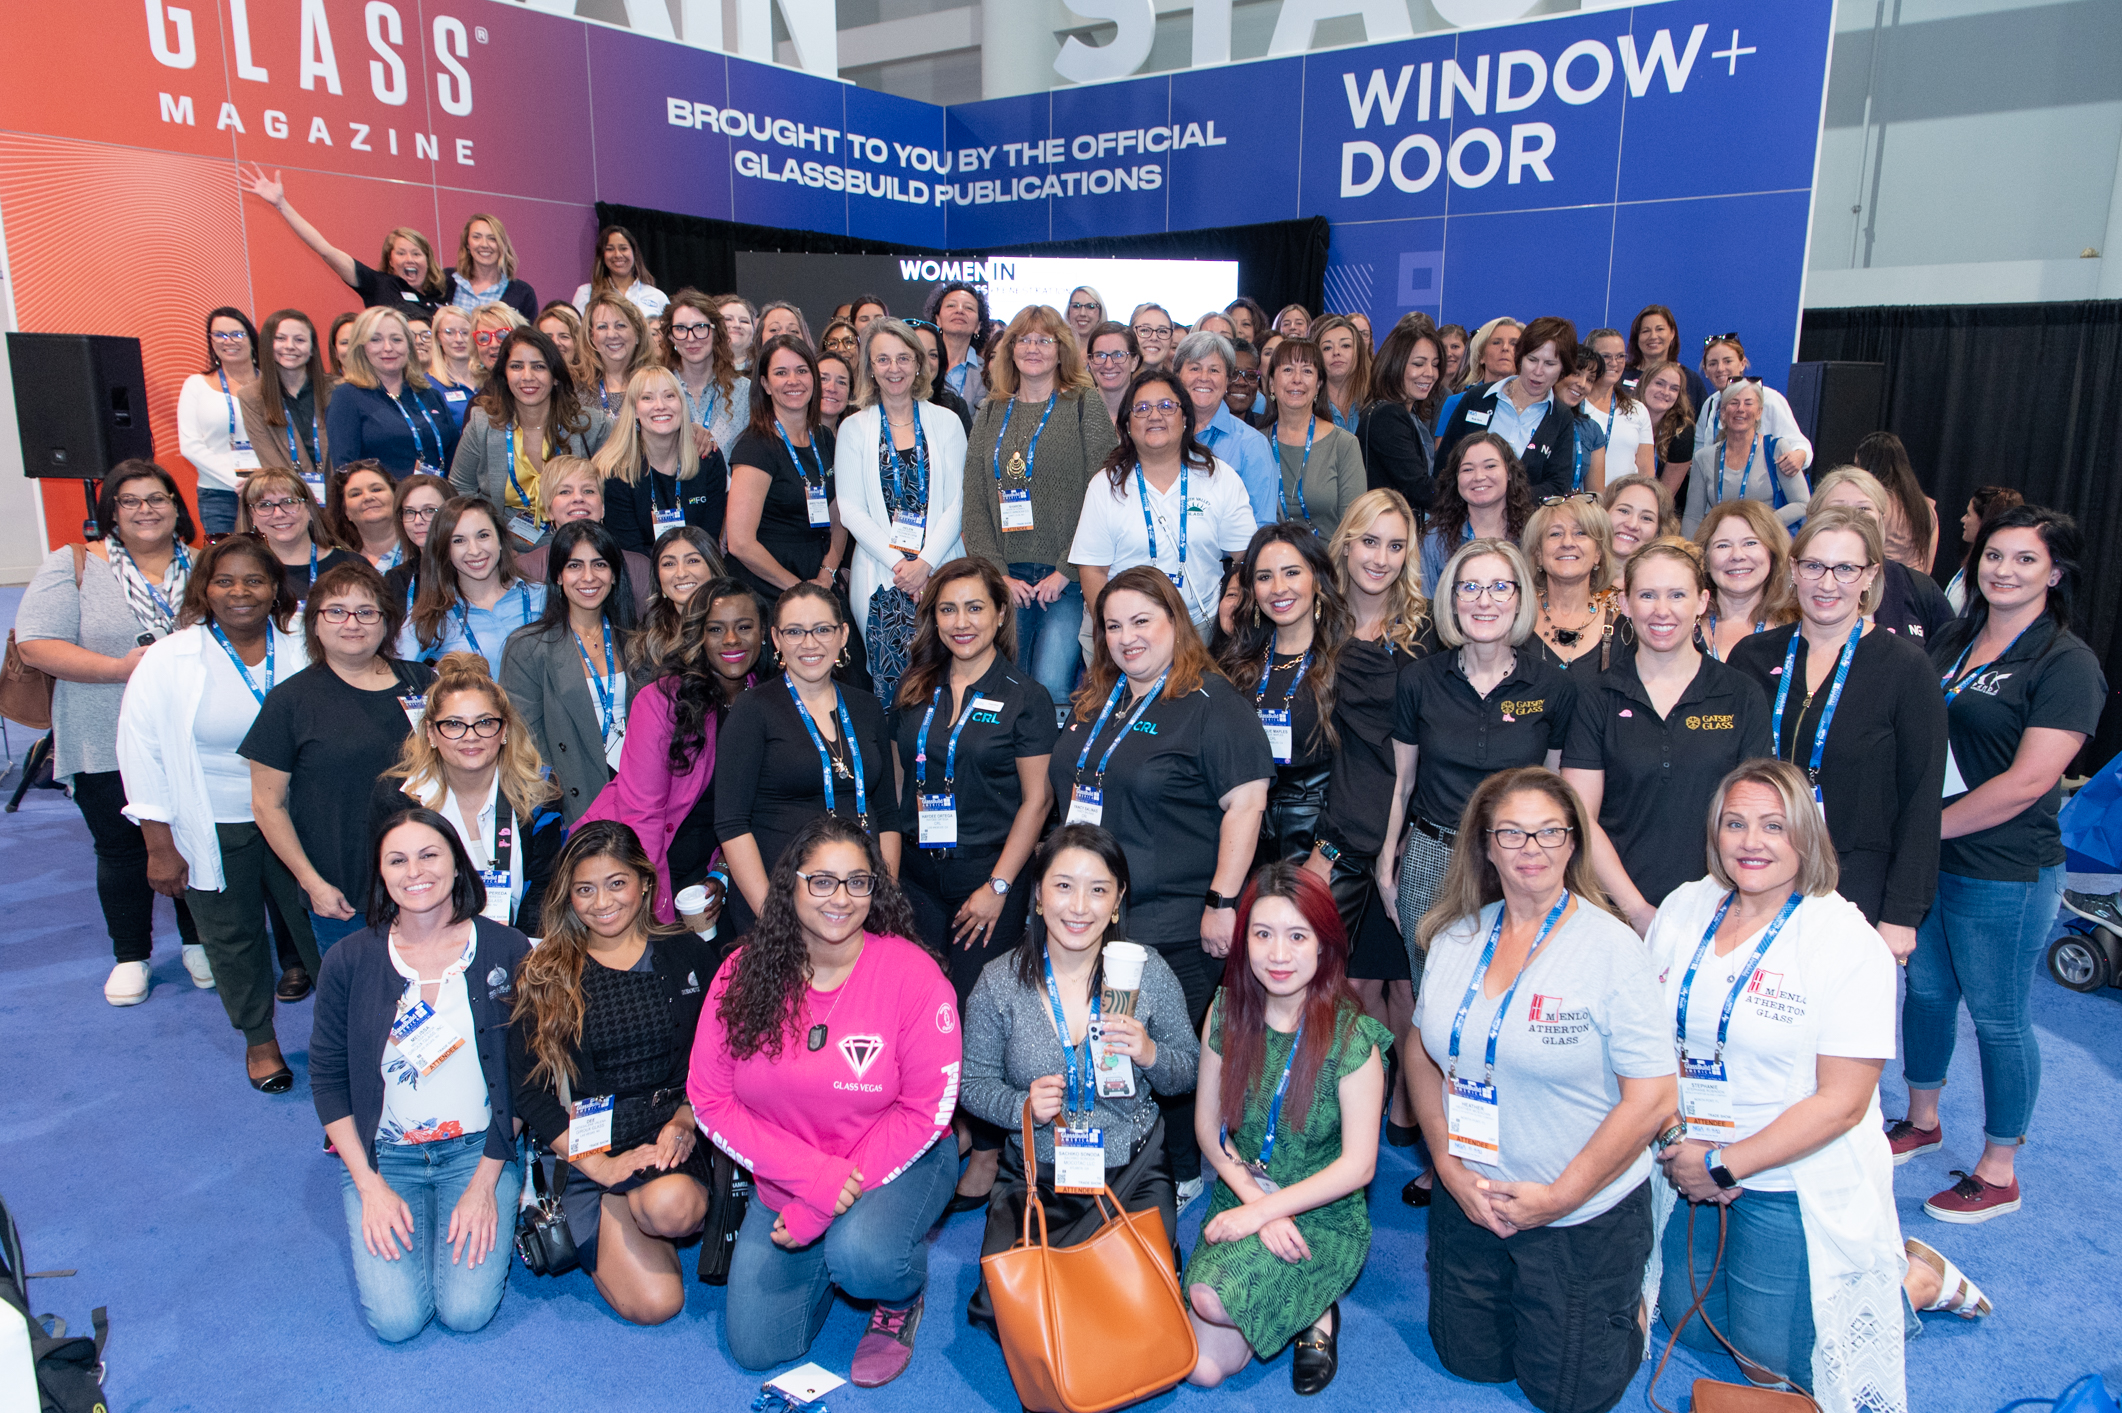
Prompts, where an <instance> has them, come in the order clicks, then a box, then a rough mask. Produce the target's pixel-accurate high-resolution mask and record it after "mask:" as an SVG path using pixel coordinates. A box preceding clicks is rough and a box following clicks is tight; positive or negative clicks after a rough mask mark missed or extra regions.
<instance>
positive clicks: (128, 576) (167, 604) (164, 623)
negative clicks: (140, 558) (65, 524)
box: [104, 536, 192, 638]
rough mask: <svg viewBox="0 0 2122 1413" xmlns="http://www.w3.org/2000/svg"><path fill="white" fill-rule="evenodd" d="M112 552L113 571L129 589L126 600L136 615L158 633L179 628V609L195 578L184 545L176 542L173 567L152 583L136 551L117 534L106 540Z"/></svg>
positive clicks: (170, 562) (171, 557) (147, 628)
mask: <svg viewBox="0 0 2122 1413" xmlns="http://www.w3.org/2000/svg"><path fill="white" fill-rule="evenodd" d="M104 544H105V545H106V547H107V548H108V550H109V553H110V563H111V572H113V573H114V574H116V575H117V576H118V582H119V584H120V585H122V586H123V587H124V589H125V601H126V603H127V604H128V605H130V606H131V608H132V610H133V617H134V618H137V619H138V620H140V626H141V627H142V628H145V629H146V630H147V631H148V632H150V633H152V634H154V635H155V636H156V637H158V638H161V637H166V636H167V635H168V634H170V633H172V632H174V631H176V627H177V609H178V606H179V605H181V604H182V603H183V602H184V587H185V585H187V584H189V583H190V582H191V578H192V557H191V555H189V554H188V553H186V552H185V549H184V546H183V545H181V544H179V545H173V546H171V548H172V549H173V550H174V551H175V553H173V554H171V555H170V557H169V568H167V569H165V570H163V571H162V582H161V584H159V585H153V584H149V583H148V582H147V575H145V574H143V573H142V572H141V571H140V566H139V565H138V564H137V563H135V562H134V561H133V557H132V555H131V554H130V553H129V552H128V551H127V550H126V548H125V546H124V545H122V544H120V543H119V542H118V540H117V538H116V537H115V536H113V537H112V538H110V539H107V540H105V541H104Z"/></svg>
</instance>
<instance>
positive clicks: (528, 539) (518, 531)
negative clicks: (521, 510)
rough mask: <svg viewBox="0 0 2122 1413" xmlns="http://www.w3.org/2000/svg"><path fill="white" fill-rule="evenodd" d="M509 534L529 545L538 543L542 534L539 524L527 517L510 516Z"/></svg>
mask: <svg viewBox="0 0 2122 1413" xmlns="http://www.w3.org/2000/svg"><path fill="white" fill-rule="evenodd" d="M508 532H509V533H510V534H511V535H514V536H515V537H516V538H517V539H519V540H521V541H523V543H525V544H527V545H534V544H536V543H538V536H539V534H540V533H542V532H541V531H540V530H539V528H538V522H537V521H535V520H533V519H531V518H530V517H529V516H527V515H511V516H509V517H508Z"/></svg>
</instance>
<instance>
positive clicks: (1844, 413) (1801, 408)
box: [1790, 363, 1886, 481]
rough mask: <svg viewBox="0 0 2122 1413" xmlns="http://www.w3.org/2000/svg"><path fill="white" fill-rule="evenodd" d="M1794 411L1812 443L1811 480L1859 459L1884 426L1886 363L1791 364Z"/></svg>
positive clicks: (1791, 406) (1801, 429) (1792, 408)
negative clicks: (1863, 445) (1864, 443)
mask: <svg viewBox="0 0 2122 1413" xmlns="http://www.w3.org/2000/svg"><path fill="white" fill-rule="evenodd" d="M1790 410H1791V415H1792V416H1794V417H1796V418H1797V419H1798V430H1799V431H1801V432H1803V433H1805V435H1806V436H1807V437H1809V438H1811V439H1812V444H1813V479H1814V480H1816V481H1817V480H1818V479H1819V478H1820V476H1821V475H1822V474H1824V473H1825V472H1827V471H1830V470H1833V469H1834V468H1835V467H1837V466H1846V465H1848V464H1849V463H1850V461H1851V460H1852V458H1854V457H1855V456H1856V454H1857V443H1858V442H1861V441H1863V440H1864V439H1865V438H1866V437H1868V436H1870V435H1871V434H1872V433H1873V432H1878V431H1883V430H1885V426H1886V365H1885V364H1884V363H1793V364H1791V365H1790Z"/></svg>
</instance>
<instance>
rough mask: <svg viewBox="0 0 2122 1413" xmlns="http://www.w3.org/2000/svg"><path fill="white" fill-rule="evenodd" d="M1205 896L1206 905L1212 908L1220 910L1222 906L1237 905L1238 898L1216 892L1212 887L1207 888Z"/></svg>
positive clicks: (1230, 906)
mask: <svg viewBox="0 0 2122 1413" xmlns="http://www.w3.org/2000/svg"><path fill="white" fill-rule="evenodd" d="M1205 896H1206V898H1207V901H1208V906H1209V907H1210V908H1211V909H1214V910H1219V911H1220V910H1221V909H1223V908H1235V907H1237V906H1238V900H1237V899H1236V898H1233V897H1230V896H1229V895H1228V894H1224V893H1218V892H1217V891H1216V890H1215V889H1213V888H1211V889H1209V890H1208V893H1207V894H1206V895H1205Z"/></svg>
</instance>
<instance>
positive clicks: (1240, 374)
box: [1230, 368, 1260, 387]
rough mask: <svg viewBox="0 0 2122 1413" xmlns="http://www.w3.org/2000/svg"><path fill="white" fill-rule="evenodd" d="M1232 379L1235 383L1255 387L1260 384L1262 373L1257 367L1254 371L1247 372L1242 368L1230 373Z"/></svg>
mask: <svg viewBox="0 0 2122 1413" xmlns="http://www.w3.org/2000/svg"><path fill="white" fill-rule="evenodd" d="M1230 380H1231V382H1232V383H1233V384H1237V385H1241V386H1244V387H1254V386H1257V385H1258V384H1259V381H1260V373H1259V370H1257V369H1255V370H1253V371H1252V372H1247V371H1245V370H1244V369H1242V368H1241V369H1239V370H1238V371H1237V372H1235V373H1233V374H1231V375H1230Z"/></svg>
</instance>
